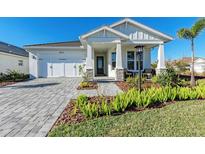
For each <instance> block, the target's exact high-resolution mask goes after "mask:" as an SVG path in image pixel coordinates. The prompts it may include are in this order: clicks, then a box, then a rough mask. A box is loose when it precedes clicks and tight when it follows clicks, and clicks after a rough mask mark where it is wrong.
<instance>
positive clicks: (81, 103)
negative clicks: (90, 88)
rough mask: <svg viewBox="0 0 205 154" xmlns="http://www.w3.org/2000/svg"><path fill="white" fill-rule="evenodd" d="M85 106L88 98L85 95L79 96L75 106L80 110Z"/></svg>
mask: <svg viewBox="0 0 205 154" xmlns="http://www.w3.org/2000/svg"><path fill="white" fill-rule="evenodd" d="M86 104H88V97H87V96H86V95H79V96H78V98H77V100H76V106H77V107H79V108H81V107H82V106H84V105H86Z"/></svg>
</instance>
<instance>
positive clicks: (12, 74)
mask: <svg viewBox="0 0 205 154" xmlns="http://www.w3.org/2000/svg"><path fill="white" fill-rule="evenodd" d="M28 78H29V76H28V75H26V74H23V73H20V72H18V71H15V70H8V71H7V72H6V73H0V82H3V81H19V80H25V79H28Z"/></svg>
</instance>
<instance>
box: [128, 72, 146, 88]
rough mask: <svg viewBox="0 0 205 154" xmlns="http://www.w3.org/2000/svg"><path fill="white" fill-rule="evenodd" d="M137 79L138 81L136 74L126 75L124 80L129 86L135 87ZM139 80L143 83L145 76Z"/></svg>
mask: <svg viewBox="0 0 205 154" xmlns="http://www.w3.org/2000/svg"><path fill="white" fill-rule="evenodd" d="M138 81H139V77H138V76H137V75H136V76H134V77H130V76H129V77H127V79H126V82H127V83H128V84H129V85H130V86H131V87H136V88H137V86H138ZM141 82H142V83H144V82H145V78H143V77H142V78H141Z"/></svg>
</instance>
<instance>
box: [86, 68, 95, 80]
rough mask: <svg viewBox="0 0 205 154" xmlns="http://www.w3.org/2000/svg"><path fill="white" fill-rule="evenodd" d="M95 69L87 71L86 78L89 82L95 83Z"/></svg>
mask: <svg viewBox="0 0 205 154" xmlns="http://www.w3.org/2000/svg"><path fill="white" fill-rule="evenodd" d="M93 73H94V71H93V69H86V76H87V79H88V80H89V81H93Z"/></svg>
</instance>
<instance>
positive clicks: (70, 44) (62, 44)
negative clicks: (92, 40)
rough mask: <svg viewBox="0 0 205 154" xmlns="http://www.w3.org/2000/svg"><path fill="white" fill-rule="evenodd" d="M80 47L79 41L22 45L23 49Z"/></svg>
mask: <svg viewBox="0 0 205 154" xmlns="http://www.w3.org/2000/svg"><path fill="white" fill-rule="evenodd" d="M33 46H39V47H80V46H82V44H81V42H80V41H67V42H53V43H43V44H31V45H24V47H33Z"/></svg>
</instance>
